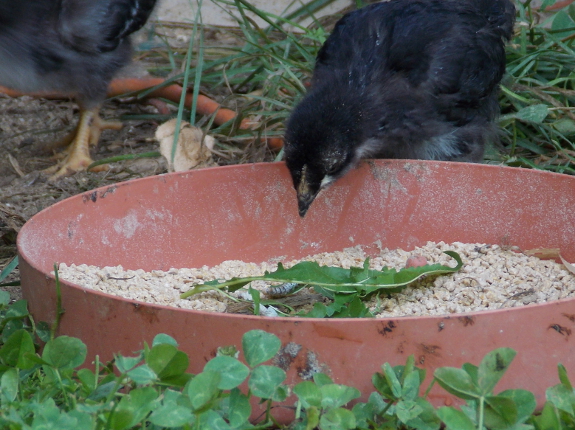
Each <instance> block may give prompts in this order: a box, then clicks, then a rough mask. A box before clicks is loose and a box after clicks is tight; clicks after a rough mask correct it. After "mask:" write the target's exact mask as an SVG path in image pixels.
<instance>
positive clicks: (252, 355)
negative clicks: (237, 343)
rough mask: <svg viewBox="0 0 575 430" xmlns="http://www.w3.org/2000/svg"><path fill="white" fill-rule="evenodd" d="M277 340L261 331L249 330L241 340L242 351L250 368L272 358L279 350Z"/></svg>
mask: <svg viewBox="0 0 575 430" xmlns="http://www.w3.org/2000/svg"><path fill="white" fill-rule="evenodd" d="M281 345H282V344H281V341H280V340H279V338H278V337H277V336H276V335H274V334H271V333H267V332H265V331H263V330H250V331H248V332H247V333H246V334H244V336H243V338H242V349H243V351H244V356H245V358H246V362H247V363H248V365H249V366H250V367H255V366H257V365H258V364H261V363H263V362H264V361H268V360H270V359H271V358H273V357H274V356H275V355H276V354H277V353H278V351H279V350H280V348H281Z"/></svg>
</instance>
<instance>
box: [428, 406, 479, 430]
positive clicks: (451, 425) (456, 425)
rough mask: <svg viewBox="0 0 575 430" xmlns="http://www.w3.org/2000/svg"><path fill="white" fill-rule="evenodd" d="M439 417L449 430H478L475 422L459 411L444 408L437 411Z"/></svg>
mask: <svg viewBox="0 0 575 430" xmlns="http://www.w3.org/2000/svg"><path fill="white" fill-rule="evenodd" d="M437 416H438V417H439V419H440V420H441V421H443V423H444V424H445V425H446V426H447V428H448V429H449V430H476V428H475V424H473V421H471V420H470V419H469V418H468V417H467V415H465V414H464V413H463V412H461V411H460V410H458V409H455V408H452V407H449V406H444V407H441V408H439V409H438V410H437Z"/></svg>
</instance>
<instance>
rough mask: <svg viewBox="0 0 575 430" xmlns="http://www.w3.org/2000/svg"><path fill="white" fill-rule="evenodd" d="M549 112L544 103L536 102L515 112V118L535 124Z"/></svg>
mask: <svg viewBox="0 0 575 430" xmlns="http://www.w3.org/2000/svg"><path fill="white" fill-rule="evenodd" d="M548 114H549V108H548V107H547V105H544V104H537V105H531V106H527V107H524V108H523V109H521V110H519V111H518V112H517V113H516V114H515V118H517V119H519V120H521V121H526V122H533V123H535V124H541V123H542V122H543V121H544V120H545V118H547V115H548Z"/></svg>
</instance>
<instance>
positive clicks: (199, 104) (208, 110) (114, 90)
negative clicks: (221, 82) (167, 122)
mask: <svg viewBox="0 0 575 430" xmlns="http://www.w3.org/2000/svg"><path fill="white" fill-rule="evenodd" d="M162 83H164V79H162V78H119V79H114V80H113V81H112V82H111V83H110V85H109V87H108V97H117V96H120V95H122V94H126V93H131V92H136V91H143V90H145V89H148V88H152V87H155V86H157V85H161V84H162ZM182 91H184V89H183V88H182V86H181V85H178V84H171V85H168V86H165V87H163V88H159V89H157V90H154V91H152V92H151V93H150V94H147V95H146V98H155V97H162V98H165V99H168V100H171V101H173V102H174V103H179V102H180V97H181V96H182ZM0 93H4V94H6V95H8V96H10V97H19V96H23V95H25V94H24V93H21V92H18V91H14V90H11V89H8V88H4V87H0ZM28 95H32V96H36V97H43V98H47V99H61V98H68V97H72V95H70V94H55V93H37V94H28ZM193 97H194V96H193V94H190V93H188V94H186V96H185V101H184V105H185V106H186V107H187V108H190V107H191V106H192V103H193ZM196 110H197V112H198V113H199V114H200V115H214V114H215V117H214V123H215V124H216V125H221V124H224V123H226V122H228V121H230V120H232V119H234V118H235V117H236V113H235V112H234V111H233V110H231V109H227V108H225V107H222V106H221V105H220V104H219V103H218V102H216V101H215V100H212V99H211V98H209V97H207V96H204V95H203V94H199V95H198V98H197V101H196ZM240 128H241V129H244V130H249V129H251V128H253V124H252V123H251V122H250V120H249V119H248V118H244V119H243V120H242V122H241V124H240ZM267 143H268V145H269V146H270V148H271V149H280V148H281V147H282V146H283V139H282V138H279V137H273V138H268V139H267Z"/></svg>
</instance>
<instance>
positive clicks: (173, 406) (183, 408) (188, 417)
mask: <svg viewBox="0 0 575 430" xmlns="http://www.w3.org/2000/svg"><path fill="white" fill-rule="evenodd" d="M163 396H164V398H163V400H162V403H161V405H160V406H159V407H157V408H155V409H154V411H153V412H152V414H151V415H150V418H149V420H150V422H151V423H152V424H154V425H156V426H158V427H181V426H184V425H186V424H190V425H191V424H193V422H194V420H195V416H194V414H192V412H191V409H190V407H189V406H188V405H186V404H185V402H186V400H185V396H183V395H182V393H180V392H178V391H173V390H170V389H167V390H166V391H164V394H163Z"/></svg>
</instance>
